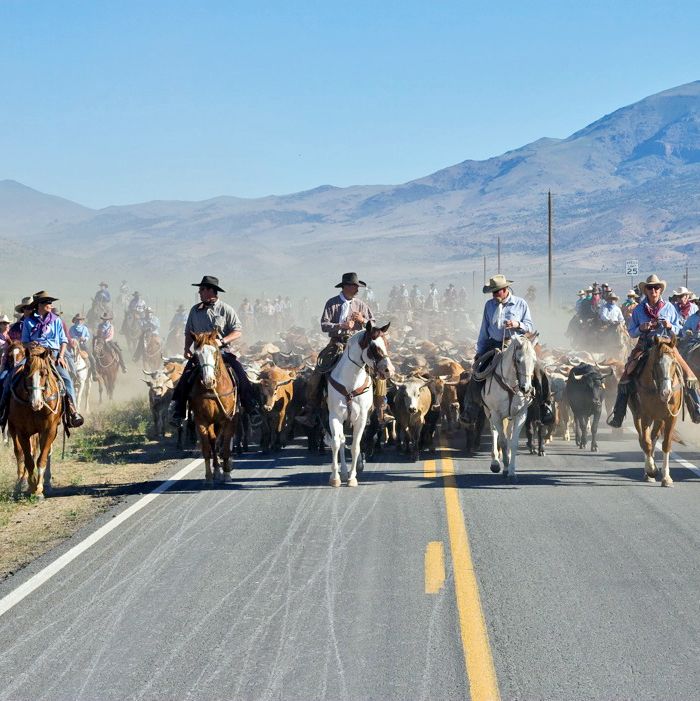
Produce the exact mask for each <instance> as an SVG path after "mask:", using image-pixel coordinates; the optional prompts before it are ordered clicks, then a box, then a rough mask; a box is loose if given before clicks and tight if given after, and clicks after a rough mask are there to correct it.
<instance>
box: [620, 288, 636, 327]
mask: <svg viewBox="0 0 700 701" xmlns="http://www.w3.org/2000/svg"><path fill="white" fill-rule="evenodd" d="M638 304H639V295H638V294H637V293H636V292H635V291H634V290H629V291H628V292H627V299H626V300H625V301H624V302H623V303H622V316H624V317H625V322H627V321H629V318H630V317H631V316H632V312H633V311H634V308H635V307H636V306H637V305H638Z"/></svg>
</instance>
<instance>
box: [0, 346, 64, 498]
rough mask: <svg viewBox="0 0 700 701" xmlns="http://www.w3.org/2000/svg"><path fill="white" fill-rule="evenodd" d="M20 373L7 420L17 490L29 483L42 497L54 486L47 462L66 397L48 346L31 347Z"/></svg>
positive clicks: (31, 488) (37, 494) (17, 491)
mask: <svg viewBox="0 0 700 701" xmlns="http://www.w3.org/2000/svg"><path fill="white" fill-rule="evenodd" d="M17 372H18V376H17V377H15V378H13V379H14V380H15V382H14V383H13V387H12V394H11V396H10V412H9V419H8V422H7V426H8V430H9V433H10V435H11V436H12V442H13V445H14V450H15V458H16V459H17V486H16V488H15V490H16V493H18V494H19V492H20V491H21V490H22V488H23V486H24V483H25V482H26V483H27V485H28V487H29V494H35V495H36V496H38V497H43V495H44V492H46V493H48V492H49V490H50V489H51V468H50V465H49V467H48V469H47V462H48V460H49V454H50V451H51V446H52V444H53V442H54V439H55V438H56V433H57V431H58V427H59V425H60V423H61V416H62V415H63V411H62V400H63V397H62V396H61V391H60V385H59V381H58V378H57V377H56V372H55V371H54V370H53V369H52V367H51V360H50V358H49V351H48V350H47V349H46V348H44V347H42V346H36V347H33V348H31V349H30V350H29V355H28V356H27V358H26V360H25V362H24V367H22V368H21V369H19V370H18V371H17ZM35 437H36V438H38V442H37V440H35ZM35 459H36V464H35ZM35 467H36V470H37V471H36V474H35V472H34V469H35Z"/></svg>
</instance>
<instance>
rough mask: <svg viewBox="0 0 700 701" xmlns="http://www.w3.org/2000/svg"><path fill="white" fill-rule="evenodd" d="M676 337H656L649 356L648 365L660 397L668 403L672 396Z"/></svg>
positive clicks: (675, 363) (675, 365)
mask: <svg viewBox="0 0 700 701" xmlns="http://www.w3.org/2000/svg"><path fill="white" fill-rule="evenodd" d="M675 346H676V337H675V336H672V337H671V338H667V337H665V336H657V337H656V338H655V339H654V347H653V348H652V351H651V355H650V358H649V360H650V363H649V364H650V365H651V367H652V373H653V375H654V382H655V384H656V387H657V389H658V390H659V393H660V394H661V397H662V398H663V399H664V400H665V401H668V400H669V399H670V398H671V395H672V394H673V378H674V375H675V374H676V367H677V366H678V363H677V361H676V353H675V350H674V349H675Z"/></svg>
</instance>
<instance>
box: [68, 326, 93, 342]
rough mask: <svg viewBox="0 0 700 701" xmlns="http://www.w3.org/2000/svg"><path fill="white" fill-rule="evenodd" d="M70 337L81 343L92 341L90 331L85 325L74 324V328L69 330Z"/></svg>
mask: <svg viewBox="0 0 700 701" xmlns="http://www.w3.org/2000/svg"><path fill="white" fill-rule="evenodd" d="M68 335H69V336H70V337H71V338H75V339H77V340H78V341H81V342H82V341H89V340H90V331H89V330H88V327H87V326H85V324H73V326H71V327H70V328H69V329H68Z"/></svg>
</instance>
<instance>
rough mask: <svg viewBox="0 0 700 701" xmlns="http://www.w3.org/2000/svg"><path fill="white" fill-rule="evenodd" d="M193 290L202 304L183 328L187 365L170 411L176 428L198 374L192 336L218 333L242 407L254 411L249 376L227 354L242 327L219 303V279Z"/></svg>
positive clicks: (208, 279)
mask: <svg viewBox="0 0 700 701" xmlns="http://www.w3.org/2000/svg"><path fill="white" fill-rule="evenodd" d="M192 287H198V288H199V299H200V300H201V302H200V303H199V304H195V305H194V306H193V307H192V308H191V309H190V313H189V316H188V317H187V324H186V325H185V349H184V356H185V358H187V364H186V365H185V369H184V371H183V373H182V377H181V378H180V380H179V382H178V383H177V385H176V386H175V391H174V392H173V399H172V401H171V402H170V408H169V412H170V424H171V425H172V426H175V427H176V428H179V427H180V426H181V425H182V421H183V419H184V418H185V413H186V410H187V399H188V398H189V396H190V391H191V390H192V386H193V385H194V382H195V380H196V378H197V372H198V370H199V368H198V366H197V364H196V362H195V361H194V359H193V357H192V351H191V346H192V343H193V341H194V336H193V334H195V333H208V332H211V331H216V332H217V336H218V344H219V347H220V349H221V356H222V358H223V360H224V363H225V364H226V365H227V366H228V367H230V368H231V370H232V371H233V374H234V375H235V376H236V384H237V385H238V389H239V396H240V400H241V404H242V405H243V408H244V409H245V410H246V411H247V412H249V413H252V412H253V411H254V410H255V404H254V402H253V388H252V386H251V384H250V380H249V379H248V375H246V372H245V369H244V368H243V366H242V365H241V363H240V362H239V360H238V359H237V358H236V356H235V355H234V354H233V353H232V352H231V350H230V344H231V343H233V342H234V341H235V340H236V339H237V338H239V337H240V336H241V333H242V326H241V321H240V319H239V318H238V314H236V310H235V309H234V308H233V307H232V306H231V305H230V304H226V303H225V302H222V301H221V300H220V299H219V296H218V293H219V292H225V291H226V290H224V289H222V288H221V287H219V278H217V277H214V276H213V275H204V276H203V277H202V280H201V281H200V282H194V283H192Z"/></svg>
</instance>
